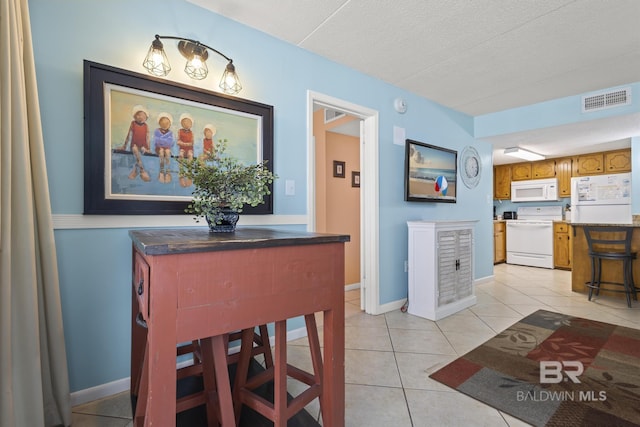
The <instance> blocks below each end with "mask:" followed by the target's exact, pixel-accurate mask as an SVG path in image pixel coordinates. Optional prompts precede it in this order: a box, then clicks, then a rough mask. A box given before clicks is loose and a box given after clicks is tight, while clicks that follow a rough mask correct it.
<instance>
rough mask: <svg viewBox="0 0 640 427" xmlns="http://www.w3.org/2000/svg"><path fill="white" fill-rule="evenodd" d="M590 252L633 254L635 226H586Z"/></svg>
mask: <svg viewBox="0 0 640 427" xmlns="http://www.w3.org/2000/svg"><path fill="white" fill-rule="evenodd" d="M583 228H584V234H585V236H586V237H587V244H588V245H589V252H590V253H592V252H616V253H620V254H624V255H631V237H632V236H633V227H623V226H585V227H583Z"/></svg>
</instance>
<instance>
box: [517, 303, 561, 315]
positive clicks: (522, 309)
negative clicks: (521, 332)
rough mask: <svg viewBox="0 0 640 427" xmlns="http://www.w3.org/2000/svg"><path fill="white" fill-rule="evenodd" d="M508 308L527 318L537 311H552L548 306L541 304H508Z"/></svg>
mask: <svg viewBox="0 0 640 427" xmlns="http://www.w3.org/2000/svg"><path fill="white" fill-rule="evenodd" d="M509 307H510V308H511V309H512V310H515V311H517V312H518V313H520V314H521V315H522V316H528V315H530V314H533V313H535V312H536V311H538V310H547V311H554V309H553V308H552V307H549V306H548V305H546V304H543V303H541V302H539V303H537V304H532V305H520V304H510V305H509Z"/></svg>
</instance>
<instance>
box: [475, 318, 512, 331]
mask: <svg viewBox="0 0 640 427" xmlns="http://www.w3.org/2000/svg"><path fill="white" fill-rule="evenodd" d="M480 319H482V321H483V322H484V323H486V324H487V325H489V327H490V328H491V329H492V330H493V331H494V332H495V333H498V332H502V331H504V330H505V329H507V328H508V327H509V326H511V325H513V324H514V323H517V322H518V321H519V320H520V319H522V316H518V317H493V316H480Z"/></svg>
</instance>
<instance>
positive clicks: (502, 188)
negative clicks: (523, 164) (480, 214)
mask: <svg viewBox="0 0 640 427" xmlns="http://www.w3.org/2000/svg"><path fill="white" fill-rule="evenodd" d="M493 198H494V199H501V200H505V199H506V200H508V199H511V166H510V165H498V166H496V167H494V168H493Z"/></svg>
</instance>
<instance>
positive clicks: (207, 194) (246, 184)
mask: <svg viewBox="0 0 640 427" xmlns="http://www.w3.org/2000/svg"><path fill="white" fill-rule="evenodd" d="M226 148H227V140H226V139H225V140H220V141H218V144H217V146H216V150H215V152H214V154H213V156H211V157H209V158H205V159H203V158H199V159H191V160H189V159H182V160H179V164H180V175H181V176H184V177H185V178H187V179H189V180H191V181H192V182H193V185H194V187H195V189H194V190H193V201H192V202H191V203H190V204H189V205H188V206H187V208H186V209H185V212H187V213H192V214H195V215H196V217H201V216H204V217H205V218H207V220H208V221H210V222H211V221H212V222H215V223H216V224H220V223H221V222H222V218H223V210H231V211H235V212H242V209H243V208H244V206H245V205H249V206H258V205H259V204H262V203H264V196H266V195H268V194H271V192H270V191H269V185H270V184H272V183H273V181H274V180H275V179H276V178H277V176H276V175H274V174H273V173H272V172H271V171H270V170H269V169H267V165H266V161H265V162H261V163H257V164H253V165H245V164H244V163H242V162H241V161H240V160H238V159H236V158H234V157H232V156H229V155H226V153H225V151H226ZM197 219H198V218H196V220H197Z"/></svg>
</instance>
